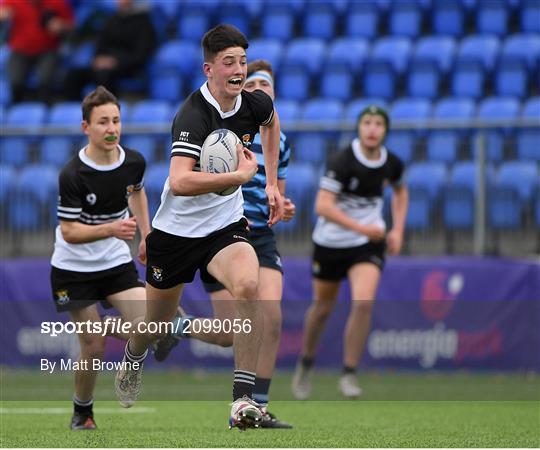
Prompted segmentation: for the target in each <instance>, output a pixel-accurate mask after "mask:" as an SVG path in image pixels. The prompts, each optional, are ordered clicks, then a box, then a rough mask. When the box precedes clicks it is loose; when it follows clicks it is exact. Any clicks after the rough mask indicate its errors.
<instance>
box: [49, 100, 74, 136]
mask: <svg viewBox="0 0 540 450" xmlns="http://www.w3.org/2000/svg"><path fill="white" fill-rule="evenodd" d="M48 122H49V125H54V126H62V127H73V128H74V129H75V127H77V130H79V129H80V126H81V122H82V111H81V105H80V103H78V102H59V103H56V104H54V105H53V106H51V109H50V112H49V121H48Z"/></svg>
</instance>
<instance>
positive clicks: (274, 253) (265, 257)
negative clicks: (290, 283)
mask: <svg viewBox="0 0 540 450" xmlns="http://www.w3.org/2000/svg"><path fill="white" fill-rule="evenodd" d="M249 240H250V241H251V244H252V245H253V247H254V248H255V253H256V254H257V258H259V266H260V267H268V268H269V269H275V270H277V271H279V272H281V273H283V267H282V265H281V255H280V254H279V252H278V249H277V245H276V237H275V236H274V232H273V231H272V230H271V229H270V228H260V229H257V228H256V229H254V230H251V231H250V233H249ZM203 284H204V289H205V291H206V292H208V293H210V292H217V291H221V290H223V289H225V286H223V285H222V284H221V283H219V282H216V283H205V282H203Z"/></svg>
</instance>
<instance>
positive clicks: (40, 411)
mask: <svg viewBox="0 0 540 450" xmlns="http://www.w3.org/2000/svg"><path fill="white" fill-rule="evenodd" d="M72 412H73V408H0V414H69V413H72ZM95 412H96V413H99V414H149V413H150V414H151V413H155V412H156V408H148V407H144V406H143V407H140V408H133V409H131V408H130V409H126V408H120V407H118V408H96V409H95Z"/></svg>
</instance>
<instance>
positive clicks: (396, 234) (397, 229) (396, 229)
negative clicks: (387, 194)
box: [387, 184, 409, 255]
mask: <svg viewBox="0 0 540 450" xmlns="http://www.w3.org/2000/svg"><path fill="white" fill-rule="evenodd" d="M408 208H409V191H408V189H407V186H406V185H405V184H398V185H393V186H392V223H393V225H392V229H391V230H390V231H389V233H388V236H387V243H388V252H389V253H390V254H392V255H395V254H398V253H399V252H400V251H401V246H402V245H403V234H404V232H405V219H406V217H407V209H408Z"/></svg>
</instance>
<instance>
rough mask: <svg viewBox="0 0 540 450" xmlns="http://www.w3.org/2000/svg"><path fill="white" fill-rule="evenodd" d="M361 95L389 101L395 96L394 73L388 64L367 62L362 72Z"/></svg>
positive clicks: (395, 79)
mask: <svg viewBox="0 0 540 450" xmlns="http://www.w3.org/2000/svg"><path fill="white" fill-rule="evenodd" d="M362 74H363V78H362V94H363V95H364V96H365V97H379V98H382V99H384V100H385V101H390V100H392V99H393V98H394V97H395V94H396V84H397V83H396V81H397V77H396V73H395V71H394V69H392V66H391V64H390V63H387V62H382V61H381V62H369V63H368V64H366V66H365V68H364V70H363V71H362Z"/></svg>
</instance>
